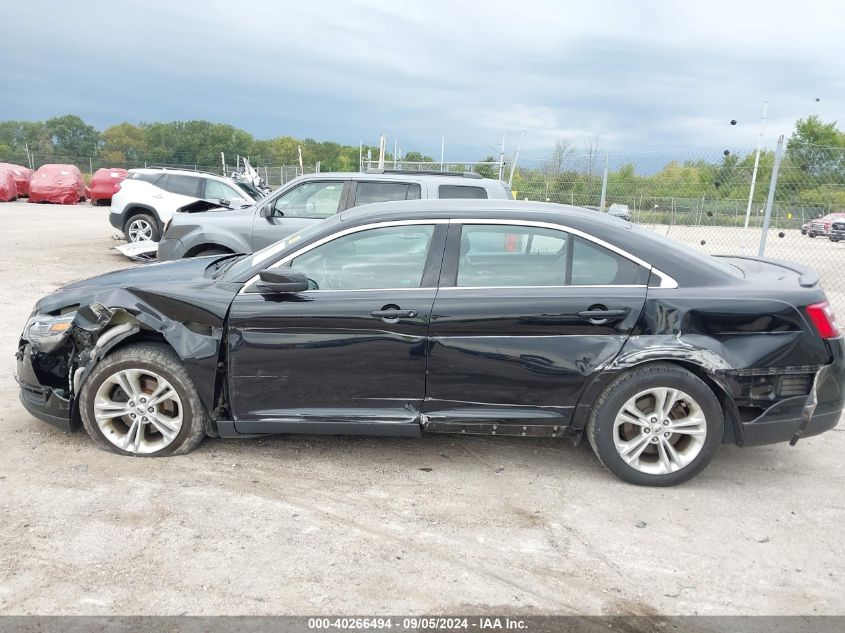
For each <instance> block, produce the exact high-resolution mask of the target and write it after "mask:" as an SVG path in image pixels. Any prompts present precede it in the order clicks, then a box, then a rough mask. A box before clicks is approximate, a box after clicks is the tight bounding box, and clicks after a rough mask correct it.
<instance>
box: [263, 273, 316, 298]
mask: <svg viewBox="0 0 845 633" xmlns="http://www.w3.org/2000/svg"><path fill="white" fill-rule="evenodd" d="M258 278H259V279H260V280H261V281H259V282H258V283H257V284H255V287H256V288H257V289H258V291H259V292H267V293H274V294H284V293H287V292H303V291H305V290H308V277H306V276H305V275H304V274H303V273H301V272H299V271H298V270H296V269H294V268H273V269H268V270H262V271H261V272H260V273H258Z"/></svg>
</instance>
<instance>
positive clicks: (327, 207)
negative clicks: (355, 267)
mask: <svg viewBox="0 0 845 633" xmlns="http://www.w3.org/2000/svg"><path fill="white" fill-rule="evenodd" d="M511 197H512V196H511V191H510V188H509V187H508V185H507V183H505V182H503V181H501V180H494V179H492V178H482V177H481V176H480V175H479V174H471V173H460V172H430V171H406V170H397V171H390V170H370V171H368V172H365V173H351V172H338V173H322V174H308V175H305V176H301V177H299V178H296V179H295V180H292V181H291V182H289V183H288V184H287V185H285V186H284V187H282V188H280V189H279V190H277V191H276V192H274V193H271V194H270V195H269V196H268V197H266V198H264V199H263V200H261V201H260V202H259V203H257V204H256V205H253V206H251V207H247V208H245V209H227V208H224V207H215V208H212V209H209V207H210V206H211V205H209V204H208V203H207V202H205V201H201V202H200V203H197V204H192V205H188V206H186V207H183V208H182V209H181V210H180V211H181V212H180V213H176V214H175V215H174V216H173V219H172V221H170V222H169V223H168V224H167V226H166V227H165V233H164V237H163V238H162V239H161V241H160V242H159V245H158V260H159V261H170V260H174V259H182V258H185V257H196V256H204V255H226V254H230V253H252V252H254V251H257V250H259V249H262V248H264V247H265V246H268V245H270V244H272V243H274V242H277V241H278V240H281V239H284V238H286V237H287V236H289V235H292V234H293V233H296V232H297V231H299V230H301V229H303V228H305V227H306V226H308V225H309V224H313V223H314V222H317V221H319V220H323V219H325V218H328V217H330V216H332V215H334V214H335V213H339V212H340V211H343V210H344V209H349V208H351V207H358V206H361V205H364V204H371V203H374V202H392V201H397V200H419V199H423V200H425V199H430V198H441V199H442V198H463V199H500V200H510V199H511Z"/></svg>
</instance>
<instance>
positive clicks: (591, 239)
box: [449, 218, 652, 270]
mask: <svg viewBox="0 0 845 633" xmlns="http://www.w3.org/2000/svg"><path fill="white" fill-rule="evenodd" d="M449 224H499V225H505V226H534V227H537V228H541V229H552V230H554V231H566V232H567V233H569V234H571V235H577V236H578V237H581V238H584V239H585V240H587V241H588V242H592V243H593V244H598V245H599V246H602V247H604V248H606V249H607V250H609V251H613V252H614V253H616V254H617V255H621V256H622V257H624V258H625V259H628V260H630V261H632V262H634V263H635V264H637V265H638V266H642V267H643V268H646V269H648V270H651V269H652V266H651V264H649V263H648V262H646V261H643V260H642V259H640V258H639V257H637V256H636V255H631V253H629V252H627V251H624V250H622V249H621V248H619V247H618V246H614V245H613V244H609V243H608V242H605V241H604V240H602V239H599V238H597V237H595V236H593V235H590V234H589V233H585V232H584V231H580V230H578V229H574V228H572V227H570V226H566V225H565V224H554V223H552V222H542V221H540V220H479V219H476V218H471V219H466V220H458V219H454V218H453V219H451V220H449Z"/></svg>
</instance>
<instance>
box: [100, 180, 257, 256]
mask: <svg viewBox="0 0 845 633" xmlns="http://www.w3.org/2000/svg"><path fill="white" fill-rule="evenodd" d="M259 198H261V192H259V191H258V190H257V189H255V188H254V187H252V186H250V185H248V184H246V183H241V182H236V181H234V180H232V179H231V178H226V177H224V176H218V175H217V174H212V173H208V172H201V171H191V170H184V169H167V168H160V167H149V168H144V169H130V170H129V176H128V177H127V178H126V180H124V181H123V182H122V183H120V189H119V191H117V192H116V193H115V194H114V196H113V197H112V202H111V212H110V213H109V222H110V223H111V225H112V226H113V227H114V228H116V229H118V230H120V231H122V232H123V235H124V237H125V238H126V241H127V242H131V243H134V242H147V241H152V242H158V240H159V239H160V238H161V235H162V232H163V231H164V226H165V225H166V224H167V222H169V221H170V219H171V218H172V217H173V214H174V213H176V210H177V209H179V208H181V207H184V206H185V205H188V204H191V203H192V202H196V201H197V200H213V201H215V202H218V203H220V204H223V205H224V206H227V207H231V208H232V209H238V208H241V207H247V206H250V205H252V204H253V203H255V201H256V200H258V199H259Z"/></svg>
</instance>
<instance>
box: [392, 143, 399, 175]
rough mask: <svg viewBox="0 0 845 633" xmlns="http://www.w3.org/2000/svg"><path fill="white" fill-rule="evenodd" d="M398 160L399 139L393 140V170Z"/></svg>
mask: <svg viewBox="0 0 845 633" xmlns="http://www.w3.org/2000/svg"><path fill="white" fill-rule="evenodd" d="M398 158H399V139H398V138H394V139H393V169H396V167H397V165H398V163H397V162H396V161H397V160H398Z"/></svg>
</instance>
